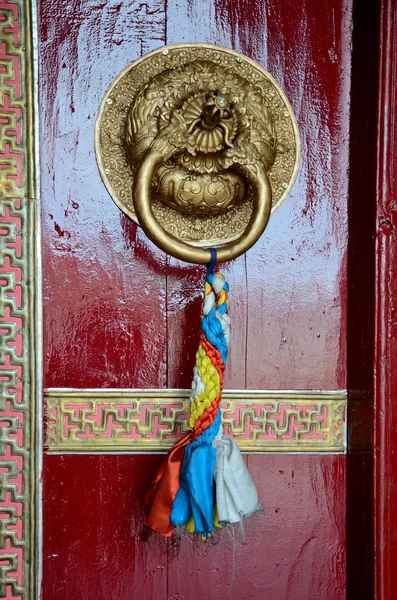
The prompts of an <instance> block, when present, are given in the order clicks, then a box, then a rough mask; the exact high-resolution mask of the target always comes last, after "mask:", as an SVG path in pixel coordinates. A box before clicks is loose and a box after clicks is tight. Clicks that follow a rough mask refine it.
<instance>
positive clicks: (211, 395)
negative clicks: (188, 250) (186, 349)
mask: <svg viewBox="0 0 397 600" xmlns="http://www.w3.org/2000/svg"><path fill="white" fill-rule="evenodd" d="M215 262H216V255H215V260H214V252H212V260H211V263H210V265H209V266H208V269H207V277H206V282H205V288H204V309H203V312H204V316H203V319H202V321H201V333H200V344H199V348H198V351H197V353H196V365H195V367H194V373H193V382H192V391H191V395H190V426H191V428H192V430H191V431H189V433H187V434H186V435H185V436H184V437H183V438H182V439H180V440H179V441H178V442H177V443H176V444H175V445H174V446H173V448H172V449H171V450H170V452H169V454H168V456H167V459H166V461H165V462H164V463H163V464H162V466H161V467H160V469H159V471H158V473H157V475H156V477H155V479H154V481H153V483H152V486H151V488H150V490H149V492H148V495H147V498H146V500H147V502H148V504H149V505H150V506H151V510H150V513H149V516H148V518H147V522H146V525H147V526H148V527H149V528H151V529H153V530H154V531H157V532H158V533H160V534H162V535H164V536H166V537H170V536H171V535H172V531H173V527H174V526H181V525H184V526H186V529H187V531H188V532H190V533H194V532H200V533H201V534H202V535H203V536H204V537H207V536H208V535H209V534H210V533H211V532H212V531H213V530H214V527H221V525H220V523H219V521H218V512H219V515H221V514H222V523H223V524H227V523H229V522H236V521H237V520H240V518H241V517H242V516H246V515H247V514H249V513H251V512H254V511H255V510H257V509H258V508H260V504H259V503H258V497H257V494H256V489H255V486H254V485H253V483H252V480H251V478H250V476H249V474H248V471H247V470H246V467H245V463H244V462H243V460H242V458H241V454H240V451H239V450H238V448H237V446H236V445H235V443H234V441H233V440H232V439H231V438H228V437H226V436H224V435H223V433H222V431H221V410H220V403H221V397H222V390H223V379H224V373H225V365H226V361H227V356H228V349H229V342H230V318H229V315H228V299H229V285H228V283H227V282H226V280H225V278H224V276H223V275H221V274H215V273H214V272H213V268H214V264H215ZM231 459H232V460H233V464H234V466H233V465H232V464H231ZM236 469H237V470H238V477H235V474H236V473H235V472H234V471H235V470H236ZM215 482H216V486H215ZM241 485H244V486H246V487H247V489H248V490H249V498H246V491H247V490H243V489H240V488H241ZM215 487H216V490H215ZM252 490H253V491H252ZM217 509H218V510H217ZM236 515H237V517H236Z"/></svg>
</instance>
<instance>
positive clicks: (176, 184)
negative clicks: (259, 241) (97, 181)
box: [95, 44, 300, 262]
mask: <svg viewBox="0 0 397 600" xmlns="http://www.w3.org/2000/svg"><path fill="white" fill-rule="evenodd" d="M95 147H96V155H97V160H98V165H99V169H100V172H101V175H102V178H103V180H104V182H105V185H106V187H107V189H108V191H109V193H110V194H111V196H112V198H113V200H114V201H115V202H116V204H117V205H118V206H119V207H120V208H121V210H123V211H124V212H125V213H126V214H127V215H129V216H130V217H131V218H132V219H134V220H135V221H136V222H138V219H137V216H136V210H134V205H133V197H132V184H133V179H134V177H135V178H136V179H137V178H138V176H137V171H139V169H140V165H141V164H142V161H143V159H144V157H145V156H146V155H147V154H149V153H150V152H152V154H153V153H154V154H156V155H157V156H154V159H153V161H152V162H153V164H152V165H151V167H152V168H151V172H150V173H151V174H153V176H152V179H151V182H150V181H149V183H148V184H147V185H148V186H151V187H148V190H149V192H150V190H151V194H149V193H148V196H149V195H151V210H152V211H153V215H154V218H155V220H156V221H157V222H158V223H159V224H160V225H161V227H162V228H163V229H164V230H165V232H166V233H167V234H172V235H173V236H175V237H177V238H179V239H181V240H184V241H186V242H189V243H190V244H193V245H196V246H207V247H208V246H217V245H221V244H225V243H226V242H231V241H233V240H236V239H237V238H239V237H240V236H241V235H242V233H243V232H244V231H245V230H246V229H247V226H249V224H250V219H251V213H252V207H253V202H254V205H255V181H256V180H257V179H258V180H261V181H262V191H261V188H260V185H259V186H258V190H259V191H258V194H257V195H259V196H260V195H261V193H262V197H263V202H264V204H263V205H262V206H263V207H264V211H265V212H266V211H267V208H266V206H265V204H266V203H268V204H269V206H268V208H269V210H268V212H269V214H270V206H271V209H272V210H275V209H276V208H277V207H278V206H279V205H280V204H281V202H282V201H283V200H284V199H285V197H286V196H287V194H288V193H289V191H290V189H291V187H292V185H293V183H294V181H295V178H296V174H297V171H298V167H299V158H300V150H299V134H298V128H297V124H296V121H295V118H294V115H293V112H292V109H291V106H290V104H289V102H288V100H287V98H286V96H285V94H284V92H283V91H282V90H281V88H280V87H279V85H278V84H277V83H276V82H275V81H274V79H273V78H272V77H271V75H269V73H267V72H266V71H265V70H264V69H263V68H262V67H260V66H259V65H257V64H256V63H254V62H253V61H252V60H250V59H249V58H247V57H245V56H243V55H241V54H239V53H237V52H235V51H233V50H229V49H226V48H221V47H218V46H213V45H208V44H178V45H171V46H167V47H164V48H161V49H159V50H156V51H154V52H151V53H150V54H148V55H146V56H144V57H142V58H140V59H139V60H137V61H135V62H133V63H132V64H131V65H129V66H128V67H127V68H126V69H124V71H123V72H122V73H121V74H120V75H119V76H118V77H117V78H116V80H115V81H114V82H113V83H112V84H111V86H110V88H109V89H108V91H107V92H106V94H105V97H104V99H103V101H102V104H101V107H100V112H99V115H98V119H97V123H96V136H95ZM141 171H142V169H141ZM139 172H140V171H139ZM148 173H149V169H148V168H147V169H146V172H145V174H146V175H148ZM266 182H268V183H266ZM269 183H270V186H269ZM135 184H136V182H135ZM266 185H267V188H268V189H266ZM135 187H139V184H137V185H135ZM137 193H138V194H139V193H140V190H138V192H137ZM270 201H271V204H270ZM135 205H136V206H137V204H135ZM265 212H263V213H262V214H261V216H260V218H261V219H262V221H264V223H263V227H262V230H263V229H264V227H265V226H266V222H267V219H268V215H267V214H265ZM140 214H141V213H140ZM251 220H252V219H251ZM141 224H142V225H143V223H141ZM144 228H145V227H144ZM257 234H258V237H259V235H260V232H259V230H258V231H257ZM251 237H253V235H252V236H251ZM251 245H252V244H251ZM162 247H163V248H164V249H167V250H168V248H167V246H166V244H163V246H162ZM248 247H249V246H248ZM236 254H237V252H235V253H234V255H236ZM225 258H226V256H225ZM228 258H229V256H228ZM203 261H204V259H203ZM203 261H201V262H203ZM198 262H199V261H198Z"/></svg>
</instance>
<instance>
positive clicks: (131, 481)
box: [43, 456, 168, 600]
mask: <svg viewBox="0 0 397 600" xmlns="http://www.w3.org/2000/svg"><path fill="white" fill-rule="evenodd" d="M160 461H161V457H160V456H145V457H140V459H139V465H138V463H137V461H136V460H134V458H133V457H130V460H126V457H125V456H46V458H45V468H44V483H45V501H44V503H43V509H44V514H43V518H44V524H45V544H44V582H43V583H44V586H43V588H44V589H43V598H44V600H53V599H54V600H55V599H58V600H76V599H77V598H79V599H81V600H83V599H87V600H91V599H93V598H95V599H97V600H102V599H103V600H120V599H122V600H124V599H127V598H128V599H132V598H139V599H142V600H153V598H158V599H159V600H160V599H161V598H166V597H167V564H168V551H167V550H168V549H167V542H166V540H165V539H164V538H161V537H160V536H152V538H150V540H149V541H148V542H142V541H141V539H140V536H139V535H138V532H139V531H141V529H142V526H143V522H144V504H143V498H142V493H137V492H136V490H139V491H141V490H143V489H145V488H147V486H149V484H150V481H151V478H152V473H153V472H154V471H155V470H156V469H157V468H158V466H159V463H160Z"/></svg>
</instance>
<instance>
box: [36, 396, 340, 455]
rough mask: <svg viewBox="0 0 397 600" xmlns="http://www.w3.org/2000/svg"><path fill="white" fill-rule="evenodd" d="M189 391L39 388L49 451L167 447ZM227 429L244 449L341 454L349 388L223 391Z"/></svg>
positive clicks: (183, 416)
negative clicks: (335, 389) (333, 389)
mask: <svg viewBox="0 0 397 600" xmlns="http://www.w3.org/2000/svg"><path fill="white" fill-rule="evenodd" d="M189 395H190V391H189V390H119V389H117V390H105V389H92V390H75V389H48V390H45V393H44V404H45V414H46V441H45V445H46V447H47V451H48V452H50V453H62V452H66V453H80V452H83V453H92V452H95V453H107V452H110V453H123V452H129V453H135V452H136V453H140V452H142V453H153V452H154V453H159V452H166V451H167V450H168V449H169V448H171V446H172V445H173V444H174V442H175V441H176V440H177V439H178V438H179V437H181V436H182V435H183V434H184V433H186V432H187V431H188V412H189V411H188V400H189ZM221 406H222V420H223V425H224V429H225V432H226V433H227V434H230V435H233V437H234V438H235V440H236V442H237V444H238V445H239V447H240V449H241V450H242V451H243V452H254V453H262V452H266V453H271V452H294V453H295V452H299V453H302V452H306V453H324V452H332V453H344V452H345V451H346V392H345V391H341V390H337V391H296V390H294V391H279V390H277V391H250V390H225V391H224V393H223V399H222V404H221Z"/></svg>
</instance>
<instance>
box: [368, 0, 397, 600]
mask: <svg viewBox="0 0 397 600" xmlns="http://www.w3.org/2000/svg"><path fill="white" fill-rule="evenodd" d="M380 25H381V26H380V64H379V97H378V100H379V120H378V179H377V214H376V217H377V219H376V265H375V276H376V288H375V290H376V312H375V315H376V321H375V419H374V424H375V432H374V448H373V450H374V486H375V488H374V500H375V503H374V510H375V528H374V533H375V598H376V600H388V599H389V598H390V599H391V598H395V597H396V596H397V575H396V569H395V565H396V561H397V527H396V524H397V441H396V440H397V437H396V436H397V414H396V396H397V343H396V339H397V318H396V315H397V238H396V231H397V200H396V198H397V148H396V142H395V141H396V139H397V117H396V115H397V93H396V85H397V75H396V73H397V71H396V60H397V6H396V3H395V2H393V1H389V0H384V1H383V2H382V3H381V23H380Z"/></svg>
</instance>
